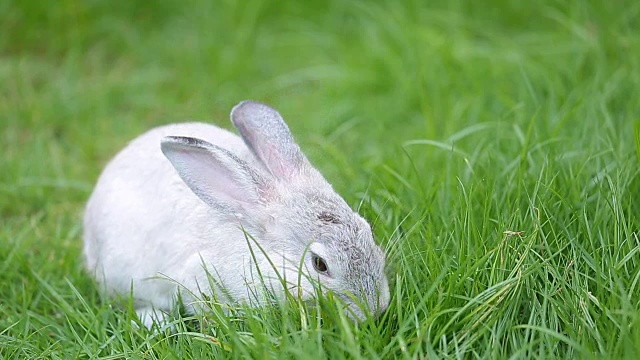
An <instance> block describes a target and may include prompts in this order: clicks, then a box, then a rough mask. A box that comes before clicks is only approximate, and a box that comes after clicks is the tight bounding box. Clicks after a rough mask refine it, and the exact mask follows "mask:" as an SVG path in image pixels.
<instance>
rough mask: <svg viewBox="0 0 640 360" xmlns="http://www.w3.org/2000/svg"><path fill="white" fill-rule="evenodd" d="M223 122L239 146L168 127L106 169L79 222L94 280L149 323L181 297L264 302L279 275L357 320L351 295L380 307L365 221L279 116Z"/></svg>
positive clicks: (239, 113) (263, 112) (267, 112)
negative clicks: (330, 296)
mask: <svg viewBox="0 0 640 360" xmlns="http://www.w3.org/2000/svg"><path fill="white" fill-rule="evenodd" d="M231 120H232V122H233V124H234V125H235V127H236V128H238V130H239V131H240V134H241V135H242V140H244V142H243V141H242V140H241V139H240V138H239V137H238V136H236V135H234V134H232V133H230V132H228V131H226V130H223V129H221V128H218V127H216V126H213V125H209V124H203V123H183V124H172V125H167V126H162V127H158V128H155V129H152V130H150V131H148V132H147V133H145V134H143V135H142V136H140V137H138V138H137V139H135V140H134V141H132V142H131V143H130V144H129V145H128V146H127V147H125V148H124V149H123V150H122V151H121V152H120V153H119V154H117V155H116V157H115V158H114V159H113V160H112V161H111V162H110V163H109V164H108V165H107V167H106V168H105V169H104V171H103V173H102V174H101V176H100V178H99V180H98V183H97V185H96V187H95V189H94V191H93V194H92V195H91V198H90V199H89V202H88V204H87V207H86V211H85V217H84V255H85V259H86V265H87V268H88V269H89V271H90V272H91V274H93V275H94V276H95V277H96V279H97V281H98V283H99V284H100V285H101V286H102V287H103V288H104V289H105V290H106V291H107V292H108V294H110V295H116V296H128V295H129V294H132V295H133V300H134V306H135V308H136V312H137V314H138V316H139V317H140V319H141V321H142V322H143V323H144V324H145V325H146V326H148V327H150V326H151V325H152V324H153V322H154V321H158V322H162V321H165V320H166V313H167V312H168V311H170V310H171V309H172V308H173V307H174V306H175V305H176V301H177V298H178V295H180V296H181V298H182V300H183V302H184V304H185V305H186V308H187V311H189V312H191V313H193V312H197V311H201V310H202V309H201V308H200V307H199V306H198V305H197V301H196V300H197V297H198V296H199V295H201V294H207V295H211V294H212V293H215V294H216V296H218V299H222V301H224V302H226V303H230V304H233V303H242V302H244V303H248V304H262V303H264V301H265V300H266V298H265V297H264V296H261V295H260V294H264V291H263V289H264V288H265V286H266V287H267V288H269V290H270V291H271V292H272V293H273V294H274V295H275V296H276V297H278V298H281V297H282V295H283V294H284V289H283V283H282V281H281V279H282V278H284V279H285V280H286V286H287V287H289V289H290V290H291V293H292V294H298V293H301V294H302V297H303V299H305V300H306V299H310V298H311V297H312V296H314V283H315V282H316V281H317V282H319V283H320V285H321V288H322V289H324V290H328V291H332V292H333V293H335V294H336V295H337V296H339V297H340V298H342V299H343V300H344V301H345V302H346V303H347V304H348V305H349V306H348V309H349V314H350V315H351V316H352V317H355V318H358V319H362V318H364V317H365V314H364V313H363V311H362V309H361V307H359V306H357V304H356V303H355V302H354V300H353V299H354V298H355V299H357V300H358V301H359V302H361V303H362V304H364V305H365V308H368V309H370V311H372V312H373V313H374V314H377V313H379V312H382V311H384V310H385V309H386V307H387V306H388V303H389V286H388V282H387V278H386V276H385V274H384V267H385V257H384V254H383V252H382V250H381V249H380V248H379V247H378V246H377V245H376V244H375V242H374V240H373V236H372V233H371V228H370V226H369V224H368V223H367V222H366V221H365V220H364V219H363V218H362V217H360V216H359V215H358V214H357V213H355V212H354V211H352V210H351V209H350V208H349V206H348V205H347V204H346V202H345V201H344V200H343V199H342V198H341V197H340V196H339V195H337V194H336V193H335V192H334V191H333V189H332V187H331V185H329V183H327V181H326V180H325V179H324V178H323V177H322V175H321V174H320V173H319V172H318V171H317V170H316V169H315V168H313V167H312V166H311V164H310V163H309V162H308V160H307V159H306V157H305V156H304V154H303V153H302V152H301V150H300V148H299V147H298V145H297V144H296V143H295V142H294V140H293V137H292V136H291V133H290V132H289V128H288V127H287V125H286V124H285V122H284V120H283V119H282V118H281V117H280V114H278V112H277V111H275V110H274V109H271V108H270V107H268V106H266V105H264V104H260V103H257V102H253V101H244V102H241V103H240V104H238V105H237V106H236V107H235V108H234V109H233V110H232V111H231ZM258 245H259V246H258ZM250 247H251V248H250ZM299 270H302V274H301V275H302V276H299V272H300V271H299ZM211 279H213V281H210V280H211ZM261 279H262V280H261ZM261 281H262V282H261ZM222 288H223V289H222Z"/></svg>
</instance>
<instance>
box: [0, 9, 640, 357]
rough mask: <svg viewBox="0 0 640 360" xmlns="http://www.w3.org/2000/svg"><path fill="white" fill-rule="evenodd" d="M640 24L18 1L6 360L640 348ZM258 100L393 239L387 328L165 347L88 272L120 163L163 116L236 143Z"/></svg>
mask: <svg viewBox="0 0 640 360" xmlns="http://www.w3.org/2000/svg"><path fill="white" fill-rule="evenodd" d="M638 19H640V3H638V2H633V1H613V2H607V1H604V0H603V1H578V0H576V1H551V0H550V1H532V2H525V1H510V0H496V1H491V2H489V3H487V2H477V1H471V0H468V1H462V0H452V1H444V0H443V1H428V2H425V1H418V0H414V1H411V0H408V1H395V0H394V1H391V0H388V1H384V0H383V1H377V2H372V1H338V0H334V1H331V0H328V1H318V2H303V1H265V0H247V1H238V2H236V1H231V0H227V1H216V2H209V1H204V0H202V1H198V0H194V1H191V2H182V1H168V0H167V1H146V2H135V1H100V0H91V1H89V0H84V1H81V0H63V1H57V2H35V1H18V0H0V34H2V35H0V152H1V154H2V155H1V156H0V223H1V226H0V284H1V285H2V291H0V358H19V359H27V358H28V359H37V358H46V359H49V358H54V359H57V358H59V359H70V358H98V357H100V358H110V359H119V358H122V359H143V358H144V359H197V358H202V357H212V358H227V357H228V358H249V357H253V358H296V359H297V358H325V357H326V358H332V359H339V358H354V359H357V358H364V359H370V358H406V359H415V358H438V357H452V358H453V357H458V358H462V357H464V358H476V357H478V358H508V357H514V358H528V357H549V358H591V357H593V358H622V357H626V358H638V357H639V356H640V233H639V228H640V218H639V216H638V214H640V166H639V165H640V97H639V96H638V86H640V23H639V20H638ZM248 98H250V99H255V100H260V101H263V102H267V103H269V104H271V105H272V106H274V107H275V108H277V109H279V110H280V111H281V113H282V114H283V115H284V117H285V119H287V120H288V122H289V124H290V127H291V129H292V132H293V133H294V135H295V136H296V139H297V140H298V141H299V142H300V144H301V146H302V148H303V149H304V151H305V152H306V153H307V154H308V156H309V157H310V158H311V160H312V162H313V163H314V165H316V167H318V168H319V169H320V170H321V171H322V172H323V173H324V174H325V176H326V177H327V178H328V179H329V181H330V182H332V183H333V184H334V186H335V188H336V189H337V190H338V191H339V192H340V193H341V194H342V195H343V196H344V197H345V199H347V201H348V202H349V203H350V204H352V205H353V206H354V208H355V207H358V206H360V211H361V213H362V214H363V215H364V216H365V217H367V218H368V219H369V220H370V221H371V222H372V223H374V225H375V226H374V227H375V229H374V230H375V234H376V237H377V239H378V240H379V241H380V242H381V243H382V244H384V246H385V247H386V249H387V252H388V254H389V262H390V264H389V274H390V278H391V279H392V294H393V296H392V301H391V306H390V308H389V310H388V311H387V312H386V313H385V315H384V316H382V317H381V318H379V319H377V320H375V321H374V320H369V321H367V322H365V323H363V324H361V325H354V324H351V323H350V322H348V321H345V319H344V318H343V317H341V316H340V313H338V312H336V311H334V310H333V309H334V307H332V302H331V301H330V300H329V301H326V302H325V301H322V302H321V304H320V305H318V307H317V308H313V307H312V308H306V307H304V306H299V305H298V304H296V303H295V302H292V303H290V304H285V305H282V306H279V307H278V306H276V307H273V308H266V309H245V311H244V312H243V313H237V314H235V313H232V314H226V315H225V314H222V313H220V312H219V309H217V310H216V309H213V310H214V311H212V313H211V314H210V315H208V317H207V318H205V319H202V318H196V319H189V318H186V317H184V318H178V319H177V320H176V329H177V331H176V332H175V333H169V332H148V331H146V330H139V329H136V328H135V327H133V326H132V325H131V320H132V319H133V318H134V314H133V312H132V310H131V308H130V307H125V308H124V309H121V308H120V307H119V306H118V305H117V304H116V303H112V302H109V301H106V300H103V299H101V298H100V296H99V294H98V291H97V287H96V285H95V283H94V282H93V281H92V280H91V278H90V277H89V276H88V275H87V274H85V273H84V271H83V267H82V258H81V246H82V240H81V221H80V219H81V213H82V209H83V205H84V202H85V201H86V199H87V197H88V196H89V193H90V191H91V188H92V186H93V184H94V182H95V181H96V179H97V177H98V175H99V172H100V169H101V168H102V167H103V166H104V165H105V163H106V162H107V161H108V160H109V158H110V157H111V156H113V155H114V154H115V152H117V151H118V150H119V149H120V148H122V147H123V146H124V145H125V144H126V143H127V141H129V140H130V139H132V138H133V137H135V136H136V135H138V134H140V133H141V132H143V131H144V130H146V129H149V128H151V127H153V126H157V125H160V124H164V123H169V122H176V121H181V120H187V119H196V120H207V121H211V122H213V123H215V124H219V125H221V126H224V127H230V123H229V121H228V113H229V110H230V109H231V107H232V106H233V105H234V104H235V103H237V102H239V101H240V100H243V99H248ZM505 232H511V233H505ZM318 314H320V315H321V316H322V322H320V320H319V319H318V317H317V315H318Z"/></svg>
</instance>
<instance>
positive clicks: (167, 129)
mask: <svg viewBox="0 0 640 360" xmlns="http://www.w3.org/2000/svg"><path fill="white" fill-rule="evenodd" d="M165 136H189V137H197V138H200V139H203V140H206V141H208V142H211V143H212V144H216V145H218V146H220V147H223V148H225V149H227V150H229V151H230V152H232V153H234V154H235V155H236V156H238V157H239V158H241V159H243V160H244V161H246V162H247V163H250V164H252V165H253V166H255V167H256V168H261V165H260V164H259V163H258V162H257V161H256V160H255V158H254V157H253V155H252V154H251V152H250V150H249V149H248V148H247V147H246V145H245V144H244V142H243V141H242V140H241V139H240V138H239V137H238V136H236V135H234V134H232V133H231V132H228V131H226V130H224V129H221V128H219V127H216V126H213V125H209V124H204V123H182V124H171V125H166V126H162V127H158V128H155V129H152V130H150V131H148V132H146V133H144V134H143V135H141V136H139V137H138V138H136V139H134V140H133V141H132V142H131V143H129V144H128V145H127V146H126V147H125V148H124V149H122V150H121V151H120V152H119V153H118V154H117V155H116V156H115V157H114V158H113V159H112V160H111V161H110V162H109V164H108V165H107V166H106V168H105V169H104V171H103V172H102V174H101V175H100V178H99V180H98V182H97V184H96V187H95V189H94V191H93V193H92V195H91V197H90V199H89V201H88V203H87V207H86V210H85V218H84V256H85V260H86V265H87V268H88V270H89V271H90V272H92V273H94V274H95V275H96V278H97V279H98V281H99V282H101V283H103V284H104V285H105V286H106V287H107V290H108V291H110V292H112V293H122V292H126V291H127V289H129V288H130V286H131V282H132V281H133V282H140V281H142V280H144V279H146V278H149V277H151V276H156V275H157V274H167V275H175V274H176V271H177V270H179V269H180V268H181V266H182V262H184V260H185V258H188V256H189V255H190V254H192V253H193V252H196V251H197V249H196V248H197V247H198V246H200V245H199V244H198V243H197V236H196V235H197V234H198V233H202V232H203V231H206V230H208V229H203V228H202V226H204V223H203V222H202V221H199V220H201V219H202V218H203V217H208V218H213V217H211V216H209V215H210V214H209V213H210V211H211V209H210V208H208V207H207V206H206V205H204V203H203V202H202V201H201V200H200V199H199V198H198V197H197V196H196V195H195V194H193V192H191V191H190V190H189V189H188V187H187V186H186V185H185V184H184V182H183V181H182V180H181V179H180V177H179V176H178V174H177V173H176V171H175V169H174V168H173V166H172V165H171V164H170V162H169V161H168V160H167V158H166V157H165V156H164V155H163V154H162V151H161V149H160V143H161V139H162V138H163V137H165ZM176 214H180V216H176ZM206 224H207V226H209V227H210V226H215V224H212V223H211V222H208V223H206ZM221 226H222V225H221ZM167 286H173V285H167ZM167 290H168V289H167ZM144 291H145V287H144V286H139V287H138V289H137V290H136V293H137V296H141V295H142V296H143V297H146V295H149V296H150V297H153V295H154V294H146V295H145V294H141V293H140V292H144ZM148 291H153V292H157V291H162V290H161V289H159V288H158V287H157V284H156V285H155V286H154V287H149V288H148ZM163 292H164V291H163ZM156 298H157V297H156Z"/></svg>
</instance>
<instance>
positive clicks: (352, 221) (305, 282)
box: [162, 101, 389, 319]
mask: <svg viewBox="0 0 640 360" xmlns="http://www.w3.org/2000/svg"><path fill="white" fill-rule="evenodd" d="M231 120H232V122H233V124H234V125H235V126H236V128H238V130H239V131H240V134H241V135H242V138H243V139H244V141H245V143H246V145H247V146H248V147H249V149H251V151H252V152H253V154H254V155H255V157H256V158H257V159H258V162H259V163H260V165H261V168H260V169H258V168H254V167H252V166H250V165H249V164H248V163H247V162H245V161H243V160H241V159H239V158H238V157H237V156H236V155H234V154H232V153H231V152H229V151H227V150H225V149H223V148H221V147H218V146H215V145H212V144H209V143H207V142H205V141H202V140H198V139H194V138H187V137H167V138H165V139H163V142H162V151H163V152H164V154H165V155H166V156H167V158H168V159H169V160H170V161H171V163H172V164H173V165H174V167H175V168H176V170H177V171H178V174H179V175H180V177H181V178H182V179H183V180H184V182H185V183H186V184H187V185H188V186H189V188H190V189H191V190H192V191H193V192H194V193H195V194H196V195H198V196H199V197H200V199H202V200H203V201H204V202H205V203H207V204H208V205H209V206H210V207H212V208H214V209H216V210H218V211H219V212H220V213H221V214H223V215H230V216H231V217H232V218H233V219H234V220H235V221H239V222H240V224H241V225H242V227H243V228H244V229H245V230H246V231H247V233H248V234H249V235H251V236H252V237H253V238H254V239H255V240H256V241H257V242H258V244H260V246H261V247H264V248H267V249H270V250H275V252H276V253H279V254H282V255H283V256H284V258H285V260H286V264H285V265H284V266H285V271H286V273H287V275H286V276H287V277H288V278H287V281H288V283H293V284H294V285H298V284H299V286H300V287H301V288H300V289H298V290H301V293H302V295H303V297H304V298H310V297H311V296H313V294H314V293H315V292H314V284H317V283H319V285H320V287H321V289H323V290H325V291H326V290H328V291H331V292H333V293H334V294H335V295H337V296H338V297H339V298H341V299H342V300H343V301H344V302H345V303H346V304H348V306H349V309H350V311H349V313H350V315H351V316H353V317H355V318H358V319H363V318H364V317H365V314H364V311H363V310H368V311H371V312H372V313H374V314H377V313H379V312H382V311H384V310H385V309H386V308H387V306H388V303H389V285H388V281H387V278H386V275H385V273H384V267H385V256H384V253H383V252H382V250H381V249H380V247H378V245H376V243H375V242H374V239H373V234H372V232H371V227H370V226H369V224H368V223H367V222H366V221H365V220H364V219H363V218H362V217H361V216H360V215H358V214H357V213H356V212H354V211H353V210H352V209H351V208H350V207H349V206H348V205H347V203H346V202H345V201H344V200H343V199H342V198H341V197H340V196H339V195H338V194H336V193H335V191H334V190H333V189H332V187H331V185H329V183H328V182H327V181H326V180H325V179H324V178H323V177H322V175H321V174H320V173H319V172H318V171H317V170H316V169H315V168H314V167H312V166H311V164H310V163H309V161H308V160H307V159H306V157H305V156H304V154H303V153H302V151H301V150H300V148H299V146H298V145H297V144H296V143H295V142H294V140H293V137H292V136H291V133H290V131H289V128H288V127H287V125H286V124H285V122H284V120H283V119H282V117H281V116H280V114H279V113H278V112H277V111H275V110H274V109H272V108H270V107H268V106H266V105H264V104H260V103H257V102H253V101H244V102H242V103H240V104H238V105H237V106H236V107H235V108H234V109H233V110H232V111H231ZM299 269H300V270H302V272H303V274H301V275H302V276H300V277H298V276H294V277H295V279H291V277H292V276H291V274H295V273H298V270H299ZM291 290H292V289H291ZM293 293H296V291H293Z"/></svg>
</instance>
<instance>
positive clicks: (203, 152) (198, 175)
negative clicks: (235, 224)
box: [165, 144, 264, 210]
mask: <svg viewBox="0 0 640 360" xmlns="http://www.w3.org/2000/svg"><path fill="white" fill-rule="evenodd" d="M165 149H166V151H165V154H166V156H167V158H168V159H169V160H170V161H171V163H172V164H173V166H174V167H175V169H176V170H177V172H178V175H180V177H181V178H182V180H183V181H184V182H185V184H186V185H187V186H188V187H189V188H190V189H191V191H193V193H195V194H196V195H197V196H198V197H199V198H200V199H202V200H203V201H204V202H205V203H207V204H209V205H210V206H213V207H218V208H219V207H220V206H223V207H225V208H231V209H236V210H239V208H240V207H242V204H247V203H257V202H258V201H259V196H260V193H261V192H262V191H264V189H260V186H261V185H264V184H261V183H259V182H257V181H256V179H254V178H253V177H252V174H251V173H250V170H249V169H248V168H247V166H246V164H244V163H242V162H239V161H238V160H237V159H234V158H233V157H231V156H229V155H228V154H227V153H225V152H224V151H221V150H220V149H217V148H212V149H204V148H200V147H193V146H189V145H184V144H168V145H166V146H165Z"/></svg>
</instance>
